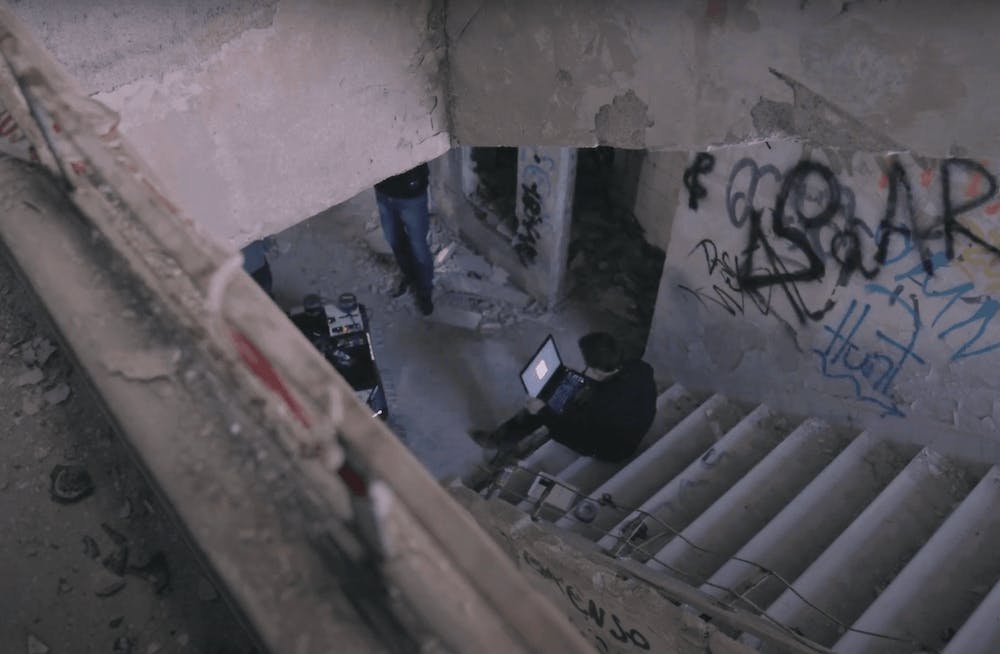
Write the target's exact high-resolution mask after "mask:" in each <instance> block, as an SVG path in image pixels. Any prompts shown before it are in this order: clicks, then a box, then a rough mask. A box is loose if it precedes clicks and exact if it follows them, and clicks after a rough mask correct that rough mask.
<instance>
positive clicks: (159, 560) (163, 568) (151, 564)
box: [127, 552, 170, 595]
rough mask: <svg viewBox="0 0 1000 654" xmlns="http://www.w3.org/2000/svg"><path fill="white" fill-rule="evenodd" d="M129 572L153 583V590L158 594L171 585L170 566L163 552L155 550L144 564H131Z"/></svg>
mask: <svg viewBox="0 0 1000 654" xmlns="http://www.w3.org/2000/svg"><path fill="white" fill-rule="evenodd" d="M127 572H128V573H129V574H131V575H135V576H137V577H141V578H143V579H145V580H146V581H148V582H149V583H150V584H152V586H153V592H155V593H156V594H157V595H160V594H161V593H163V591H165V590H166V589H167V588H169V587H170V567H169V566H168V565H167V556H166V555H165V554H164V553H163V552H155V553H154V554H153V555H152V556H151V557H150V558H149V561H147V562H146V563H144V564H143V565H140V566H129V567H128V571H127Z"/></svg>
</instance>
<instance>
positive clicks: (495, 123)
mask: <svg viewBox="0 0 1000 654" xmlns="http://www.w3.org/2000/svg"><path fill="white" fill-rule="evenodd" d="M998 21H1000V5H996V4H995V3H991V2H988V1H986V0H981V1H975V2H974V1H970V2H963V3H961V5H956V6H951V5H948V4H942V3H938V2H934V1H933V0H917V1H915V2H908V3H906V5H905V7H904V6H902V5H900V4H899V3H895V2H877V1H874V0H867V1H866V0H861V1H854V2H842V1H840V0H837V1H835V2H831V1H829V0H802V1H801V2H778V1H771V0H758V1H756V2H749V1H747V0H686V1H683V2H655V1H653V0H646V1H637V2H624V1H621V0H619V1H618V2H605V1H604V0H589V1H588V0H585V1H582V2H581V1H578V0H556V1H554V2H533V1H531V0H511V1H509V2H504V3H494V2H481V1H480V0H452V1H450V2H449V4H448V36H449V59H450V69H451V85H452V98H453V100H452V104H453V110H452V111H453V117H454V136H455V137H456V138H457V139H458V140H459V141H460V142H462V143H468V144H472V145H518V144H527V143H532V144H575V145H578V146H588V145H596V144H598V143H606V144H610V145H615V146H617V147H628V148H648V149H651V150H658V149H680V150H694V149H700V148H703V147H705V146H706V145H709V144H721V143H738V142H743V141H746V140H748V139H755V138H758V137H761V136H772V135H775V134H780V133H793V134H798V135H802V136H805V137H809V138H812V139H814V140H816V141H819V142H824V143H826V144H828V145H838V144H843V143H842V142H841V141H839V140H838V139H839V138H840V133H838V130H837V127H838V126H839V125H841V124H843V123H847V122H851V121H852V120H853V119H854V118H856V119H857V120H859V121H861V123H863V124H864V125H866V126H867V127H866V128H865V130H864V139H863V140H864V141H866V142H867V143H868V146H867V147H866V149H867V150H869V151H877V150H881V149H890V148H895V147H897V146H895V145H893V144H905V146H906V147H907V148H912V149H914V150H918V151H920V152H923V153H926V154H929V155H935V156H949V155H966V156H984V155H994V154H998V153H1000V114H997V112H995V111H993V108H994V107H995V106H997V104H998V102H1000V88H998V87H997V86H996V85H994V84H988V83H985V84H984V83H983V81H984V80H988V79H992V77H993V73H992V62H994V61H996V60H997V58H998V56H1000V43H998V42H997V40H996V39H993V38H991V36H990V35H989V34H988V32H987V31H986V30H987V29H988V27H989V26H992V25H996V24H997V22H998ZM771 69H773V71H774V72H772V70H771ZM498 107H502V108H503V110H502V111H497V108H498ZM852 116H853V117H854V118H851V117H852Z"/></svg>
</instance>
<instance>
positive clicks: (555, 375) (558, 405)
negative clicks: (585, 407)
mask: <svg viewBox="0 0 1000 654" xmlns="http://www.w3.org/2000/svg"><path fill="white" fill-rule="evenodd" d="M521 383H522V384H524V390H525V391H527V393H528V395H530V396H531V397H537V398H538V399H540V400H542V401H543V402H545V404H546V405H548V407H549V409H551V410H552V412H553V413H556V414H562V413H563V412H564V411H565V410H566V407H567V406H569V405H570V403H571V402H572V401H573V400H574V399H575V398H576V397H577V396H578V395H579V393H580V391H582V390H583V389H584V388H586V386H587V378H586V377H584V376H583V375H581V374H580V373H578V372H576V371H575V370H571V369H569V368H567V367H566V366H564V365H563V362H562V359H560V358H559V350H558V349H556V342H555V340H553V338H552V335H551V334H550V335H549V336H548V337H547V338H546V339H545V341H544V342H543V343H542V346H541V347H540V348H538V351H537V352H535V355H534V356H533V357H531V360H530V361H529V362H528V365H526V366H525V367H524V369H523V370H521Z"/></svg>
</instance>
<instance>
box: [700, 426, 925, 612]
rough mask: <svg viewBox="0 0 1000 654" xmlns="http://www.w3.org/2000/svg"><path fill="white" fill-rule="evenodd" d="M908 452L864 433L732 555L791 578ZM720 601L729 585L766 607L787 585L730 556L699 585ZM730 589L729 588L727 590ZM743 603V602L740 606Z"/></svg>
mask: <svg viewBox="0 0 1000 654" xmlns="http://www.w3.org/2000/svg"><path fill="white" fill-rule="evenodd" d="M910 458H911V457H910V456H908V455H907V453H906V451H904V450H903V449H902V448H900V447H899V446H896V445H893V444H891V443H887V442H884V441H879V440H876V439H874V438H872V437H871V436H869V435H868V434H867V433H862V434H861V435H859V436H858V437H857V438H855V439H854V440H853V441H852V442H851V444H850V445H848V446H847V448H846V449H844V451H843V452H841V453H840V454H839V455H838V456H837V458H835V459H834V460H833V462H832V463H831V464H830V465H828V466H827V467H826V468H824V469H823V471H822V472H821V473H820V474H819V475H818V476H817V477H816V479H814V480H813V481H812V482H811V483H810V484H809V485H808V486H806V487H805V489H803V490H802V492H801V493H799V494H798V495H797V496H796V497H795V499H794V500H792V501H791V503H789V504H788V506H786V507H785V508H784V509H782V510H781V512H780V513H778V515H777V516H775V517H774V519H772V520H771V521H770V522H768V523H767V525H766V526H765V527H764V528H763V529H762V530H761V531H760V532H759V533H758V534H757V535H756V536H754V537H753V538H752V539H751V540H750V542H748V543H747V544H746V545H744V546H743V547H741V548H740V550H739V551H738V552H737V553H736V556H738V557H740V558H742V559H745V560H749V561H753V562H755V563H758V564H760V565H762V566H765V567H766V568H767V569H769V570H773V571H774V572H776V573H777V574H779V575H781V576H782V577H784V578H785V579H787V580H792V579H795V578H796V577H797V576H798V575H799V574H801V573H802V571H803V570H805V569H806V568H807V567H809V564H810V563H812V562H813V561H814V560H815V559H816V557H818V556H819V555H820V554H821V553H822V552H823V550H824V549H826V547H827V546H828V545H829V544H830V543H831V542H833V540H834V539H835V538H836V537H837V536H838V535H839V534H840V533H841V532H842V531H843V530H844V529H845V528H846V527H847V526H848V525H849V524H850V523H851V521H853V520H854V518H856V517H857V516H858V514H860V513H861V511H862V510H863V509H864V508H865V507H866V506H867V505H868V504H869V503H870V502H871V501H872V500H873V499H874V498H875V497H876V496H877V495H878V494H879V492H880V491H881V490H882V489H883V488H885V486H886V485H888V484H889V482H890V481H892V479H893V477H895V476H896V474H897V473H898V472H899V471H900V470H902V469H903V467H904V466H905V465H906V463H907V462H908V461H909V459H910ZM701 589H702V590H703V591H704V592H706V593H708V594H709V595H712V596H713V597H716V598H718V599H720V600H725V601H731V600H733V599H734V597H733V595H732V594H731V593H730V592H729V590H732V591H735V592H736V593H740V594H745V596H746V597H747V599H749V600H750V601H751V602H753V603H754V604H755V605H757V606H767V605H768V604H770V603H771V602H773V601H774V600H775V599H776V598H777V597H778V596H779V595H780V594H781V593H782V592H784V590H785V586H784V584H782V583H781V581H780V580H779V579H777V578H775V577H774V576H767V575H765V574H764V573H763V572H761V571H760V570H759V569H758V568H757V566H755V565H750V564H749V563H744V562H742V561H736V560H730V561H728V562H727V563H726V564H725V565H723V566H722V567H721V568H720V569H719V570H718V571H717V572H716V573H715V574H713V575H712V577H711V578H710V579H709V580H708V581H707V582H706V583H705V584H703V585H702V587H701ZM727 589H728V590H727ZM743 608H746V607H743Z"/></svg>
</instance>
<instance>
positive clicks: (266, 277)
mask: <svg viewBox="0 0 1000 654" xmlns="http://www.w3.org/2000/svg"><path fill="white" fill-rule="evenodd" d="M250 276H251V277H253V280H254V281H255V282H257V284H258V285H259V286H260V287H261V288H262V289H264V292H265V293H267V294H268V295H269V296H271V297H272V298H273V297H274V295H273V294H272V293H271V283H272V279H271V265H270V264H269V263H268V262H267V261H265V262H264V265H263V266H261V267H260V268H258V269H257V270H255V271H253V272H252V273H250Z"/></svg>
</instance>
